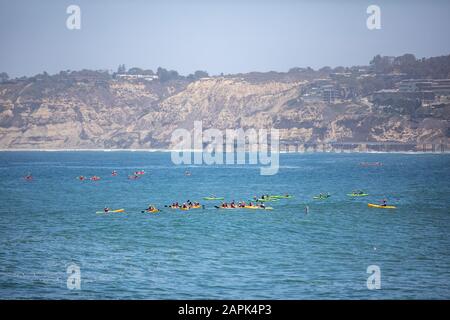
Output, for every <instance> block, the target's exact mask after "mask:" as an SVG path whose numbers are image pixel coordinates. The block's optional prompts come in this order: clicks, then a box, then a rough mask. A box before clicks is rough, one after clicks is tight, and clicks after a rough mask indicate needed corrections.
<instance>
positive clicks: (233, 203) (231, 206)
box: [220, 200, 266, 209]
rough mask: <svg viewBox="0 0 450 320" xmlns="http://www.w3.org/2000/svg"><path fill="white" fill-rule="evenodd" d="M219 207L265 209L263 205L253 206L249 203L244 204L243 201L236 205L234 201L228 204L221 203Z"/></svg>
mask: <svg viewBox="0 0 450 320" xmlns="http://www.w3.org/2000/svg"><path fill="white" fill-rule="evenodd" d="M220 206H221V207H222V208H230V209H236V208H245V207H260V208H263V209H265V208H266V206H265V205H264V203H258V204H254V203H253V202H251V201H250V202H249V203H246V202H245V201H239V202H238V203H236V202H235V201H234V200H233V201H231V202H230V203H227V202H222V204H221V205H220Z"/></svg>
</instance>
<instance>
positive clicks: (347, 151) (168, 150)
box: [0, 148, 450, 154]
mask: <svg viewBox="0 0 450 320" xmlns="http://www.w3.org/2000/svg"><path fill="white" fill-rule="evenodd" d="M0 152H150V153H156V152H161V153H169V152H201V150H197V149H185V150H171V149H15V148H14V149H0ZM225 153H226V152H225ZM246 153H248V152H246ZM313 153H327V154H342V153H362V154H384V153H392V154H450V150H446V151H437V150H436V151H431V150H430V151H355V150H342V151H340V150H335V151H280V154H313Z"/></svg>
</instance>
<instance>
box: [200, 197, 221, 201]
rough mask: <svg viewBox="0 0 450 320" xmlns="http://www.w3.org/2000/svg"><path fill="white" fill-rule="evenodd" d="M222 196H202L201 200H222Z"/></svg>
mask: <svg viewBox="0 0 450 320" xmlns="http://www.w3.org/2000/svg"><path fill="white" fill-rule="evenodd" d="M224 199H225V198H223V197H203V200H224Z"/></svg>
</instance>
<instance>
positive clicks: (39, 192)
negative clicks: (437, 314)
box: [0, 152, 450, 299]
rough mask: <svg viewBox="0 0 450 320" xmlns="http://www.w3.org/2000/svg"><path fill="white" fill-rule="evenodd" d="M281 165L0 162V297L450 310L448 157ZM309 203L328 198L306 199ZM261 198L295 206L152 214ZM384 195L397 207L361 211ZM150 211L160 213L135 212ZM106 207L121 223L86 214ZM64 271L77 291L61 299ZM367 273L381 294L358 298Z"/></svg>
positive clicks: (137, 159)
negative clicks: (443, 304) (440, 305)
mask: <svg viewBox="0 0 450 320" xmlns="http://www.w3.org/2000/svg"><path fill="white" fill-rule="evenodd" d="M376 161H377V162H382V163H383V166H378V167H363V166H360V163H361V162H376ZM280 164H281V167H280V171H279V173H278V174H277V175H274V176H261V175H260V174H259V167H258V166H248V165H247V166H246V165H239V166H238V165H229V166H194V165H192V166H175V165H173V164H172V162H171V160H170V153H150V152H0V298H2V299H6V298H13V299H60V298H63V299H325V298H327V299H342V298H348V299H410V298H413V299H440V298H444V299H450V287H449V285H450V171H449V165H450V155H448V154H447V155H438V154H381V153H380V154H356V153H355V154H320V153H318V154H282V155H281V159H280ZM139 169H141V170H145V171H146V174H145V175H143V177H142V178H141V179H139V180H128V179H127V176H128V175H129V174H131V173H133V172H134V171H136V170H139ZM112 170H117V171H118V175H117V176H115V177H113V176H111V174H110V173H111V171H112ZM186 170H189V171H190V172H191V173H192V175H191V176H185V175H184V172H185V171H186ZM29 172H31V173H32V175H33V176H34V180H33V181H31V182H27V181H25V180H24V179H23V177H24V176H25V175H26V174H27V173H29ZM79 175H84V176H92V175H98V176H100V177H101V178H102V180H100V181H96V182H93V181H79V180H77V179H76V177H77V176H79ZM353 189H364V190H365V191H367V192H368V193H370V196H368V197H366V198H350V197H348V196H347V195H346V194H347V193H348V192H350V191H351V190H353ZM319 192H329V193H330V194H331V197H330V198H329V199H327V200H324V201H317V200H313V199H312V197H313V196H314V195H315V194H317V193H319ZM266 193H268V194H282V193H289V194H293V195H294V196H295V198H294V199H289V200H280V201H278V202H273V203H270V205H271V206H273V207H274V210H273V211H262V210H258V211H256V210H235V211H231V210H218V209H215V208H214V205H215V204H217V202H214V201H210V202H203V203H204V204H205V205H206V209H205V210H191V211H188V212H183V211H179V210H169V209H167V208H164V205H167V204H170V203H171V202H173V201H179V202H183V201H186V200H187V199H190V200H197V201H202V200H201V199H202V197H204V196H208V195H211V194H215V195H216V196H224V197H225V198H226V199H228V200H232V199H234V200H236V201H237V200H241V199H242V200H247V199H249V198H251V197H253V196H254V195H261V194H266ZM384 197H386V198H387V199H388V200H389V203H390V204H393V205H396V206H397V207H398V209H396V210H387V209H372V208H368V207H367V203H368V202H374V203H377V202H379V200H380V199H382V198H384ZM149 203H152V204H154V205H156V206H158V207H159V208H161V209H162V212H160V213H159V214H155V215H150V214H142V213H141V210H142V209H144V208H145V207H146V206H147V205H148V204H149ZM105 205H107V206H109V207H111V208H116V209H117V208H125V209H126V213H117V214H111V215H103V214H96V213H95V212H96V211H98V210H101V209H102V208H103V207H104V206H105ZM305 205H308V206H309V214H305V210H304V208H305ZM72 263H75V264H76V265H78V266H79V267H80V274H81V288H80V290H69V289H68V288H67V278H68V274H67V273H66V270H67V267H68V266H69V265H70V264H72ZM370 265H377V266H379V267H380V270H381V289H379V290H369V289H368V288H367V285H366V281H367V278H368V277H369V274H368V273H367V267H368V266H370Z"/></svg>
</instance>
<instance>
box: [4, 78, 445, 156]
mask: <svg viewBox="0 0 450 320" xmlns="http://www.w3.org/2000/svg"><path fill="white" fill-rule="evenodd" d="M305 84H306V80H304V81H301V80H298V79H292V80H289V81H286V80H285V79H283V80H282V81H281V80H277V79H276V78H275V79H274V80H273V81H271V80H265V81H253V82H252V81H250V80H248V79H246V78H245V77H231V76H228V77H213V78H206V79H200V80H196V81H191V82H189V81H185V80H183V81H181V80H180V81H169V82H167V83H159V82H157V81H155V82H152V83H145V82H126V81H117V80H114V79H106V80H105V79H102V81H94V80H88V81H80V80H73V79H72V80H71V79H69V80H67V79H66V80H64V81H62V80H60V81H55V80H54V79H52V77H49V79H44V80H36V79H28V80H25V81H16V82H14V81H12V82H10V83H4V84H0V148H2V149H10V148H25V149H29V148H33V149H43V148H47V149H59V148H136V149H139V148H168V147H170V137H171V134H172V132H173V130H175V129H177V128H186V129H192V128H193V123H194V121H195V120H203V127H204V128H210V127H213V128H217V129H227V128H230V129H231V128H243V129H248V128H278V129H279V130H280V135H281V139H282V140H283V141H284V142H286V143H326V142H333V141H347V142H365V141H374V142H375V141H394V142H423V141H441V140H444V141H446V142H448V138H449V119H450V117H449V115H450V107H449V106H442V107H441V108H440V109H439V110H428V109H426V108H423V110H422V109H420V110H416V112H415V113H414V115H411V114H407V113H404V112H399V111H395V110H386V109H381V108H378V107H375V106H373V105H371V104H370V103H367V102H365V103H362V102H358V101H356V102H347V103H341V104H326V103H322V102H316V103H305V102H303V101H302V99H301V95H300V93H301V89H302V87H303V86H304V85H305Z"/></svg>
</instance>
